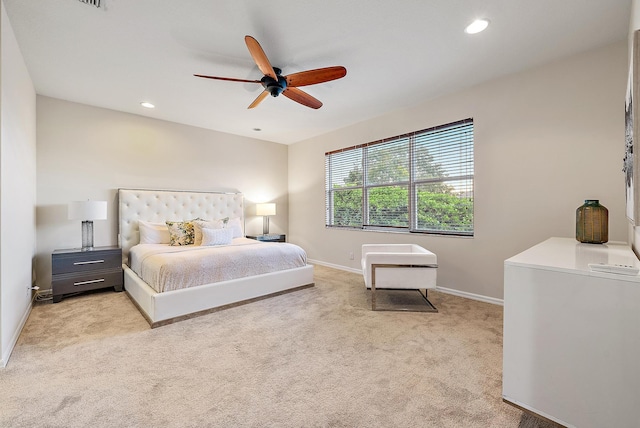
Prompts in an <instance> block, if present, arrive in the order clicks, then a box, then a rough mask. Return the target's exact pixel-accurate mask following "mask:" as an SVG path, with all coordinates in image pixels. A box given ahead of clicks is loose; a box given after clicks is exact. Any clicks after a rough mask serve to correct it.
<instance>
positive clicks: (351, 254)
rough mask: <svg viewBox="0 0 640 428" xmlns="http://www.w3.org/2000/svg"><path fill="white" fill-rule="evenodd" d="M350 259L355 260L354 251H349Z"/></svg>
mask: <svg viewBox="0 0 640 428" xmlns="http://www.w3.org/2000/svg"><path fill="white" fill-rule="evenodd" d="M349 260H353V251H350V252H349Z"/></svg>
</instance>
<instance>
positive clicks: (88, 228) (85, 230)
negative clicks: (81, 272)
mask: <svg viewBox="0 0 640 428" xmlns="http://www.w3.org/2000/svg"><path fill="white" fill-rule="evenodd" d="M92 249H93V222H92V221H90V220H85V221H83V222H82V251H87V250H92Z"/></svg>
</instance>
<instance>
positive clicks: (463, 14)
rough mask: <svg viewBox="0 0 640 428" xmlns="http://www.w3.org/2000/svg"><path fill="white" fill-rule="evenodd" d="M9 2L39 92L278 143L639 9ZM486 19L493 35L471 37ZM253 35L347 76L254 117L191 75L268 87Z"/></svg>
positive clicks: (491, 72) (273, 52) (504, 0)
mask: <svg viewBox="0 0 640 428" xmlns="http://www.w3.org/2000/svg"><path fill="white" fill-rule="evenodd" d="M2 1H3V2H4V4H5V7H6V10H7V14H8V16H9V19H10V22H11V25H12V27H13V30H14V32H15V34H16V38H17V40H18V44H19V46H20V49H21V51H22V54H23V56H24V58H25V61H26V64H27V67H28V69H29V73H30V75H31V78H32V79H33V82H34V85H35V88H36V92H37V93H38V94H41V95H46V96H50V97H55V98H61V99H65V100H70V101H75V102H79V103H84V104H89V105H94V106H98V107H105V108H109V109H114V110H120V111H124V112H129V113H134V114H140V115H144V116H149V117H153V118H158V119H164V120H169V121H173V122H178V123H184V124H188V125H194V126H198V127H202V128H208V129H213V130H217V131H222V132H227V133H231V134H237V135H244V136H248V137H253V138H258V139H262V140H267V141H274V142H278V143H283V144H291V143H294V142H298V141H301V140H304V139H307V138H310V137H313V136H316V135H320V134H323V133H326V132H329V131H331V130H334V129H338V128H342V127H345V126H348V125H350V124H353V123H356V122H360V121H363V120H366V119H369V118H373V117H376V116H380V115H382V114H385V113H387V112H389V111H393V110H398V109H401V108H406V107H409V106H412V105H416V104H419V103H421V102H423V101H425V100H427V99H432V98H434V97H437V96H440V95H443V94H446V93H451V92H455V91H458V90H461V89H463V88H465V87H469V86H472V85H475V84H478V83H480V82H483V81H486V80H489V79H493V78H496V77H500V76H503V75H506V74H510V73H513V72H517V71H520V70H523V69H526V68H529V67H532V66H535V65H539V64H543V63H545V62H549V61H552V60H554V59H556V58H560V57H563V56H566V55H571V54H574V53H578V52H581V51H585V50H589V49H592V48H595V47H600V46H604V45H607V44H610V43H613V42H615V41H619V40H624V39H625V38H626V37H627V32H628V28H629V16H630V12H631V0H560V1H559V0H534V1H532V0H396V1H382V0H316V1H314V0H270V1H263V0H102V1H101V7H100V8H96V7H94V6H90V5H87V4H84V3H82V2H81V1H78V0H56V1H51V0H47V1H43V0H2ZM479 17H483V18H488V19H489V20H490V21H491V25H490V26H489V28H488V29H487V30H486V31H485V32H483V33H480V34H477V35H474V36H470V35H467V34H465V33H464V32H463V29H464V27H465V26H466V25H467V24H469V23H470V22H471V21H473V20H474V19H475V18H479ZM247 34H248V35H252V36H254V37H255V38H256V39H257V40H258V41H259V42H260V44H261V45H262V47H263V49H264V51H265V52H266V54H267V56H268V57H269V59H270V61H271V63H272V65H274V66H276V67H280V68H282V70H283V74H284V75H286V74H290V73H295V72H298V71H303V70H308V69H314V68H320V67H327V66H333V65H342V66H345V67H346V68H347V70H348V71H347V76H346V77H345V78H343V79H340V80H335V81H332V82H327V83H323V84H320V85H314V86H308V87H305V88H303V89H304V90H305V91H306V92H308V93H309V94H311V95H313V96H314V97H316V98H318V99H320V100H321V101H322V102H323V103H324V106H323V107H322V108H320V109H319V110H313V109H310V108H307V107H304V106H302V105H299V104H297V103H295V102H293V101H291V100H289V99H288V98H285V97H283V96H280V97H278V98H271V97H269V98H267V99H265V100H264V101H263V102H262V104H260V105H259V106H258V107H257V108H255V109H252V110H248V109H247V106H248V105H249V104H250V103H251V102H252V101H253V100H254V99H255V98H256V96H257V95H258V94H259V93H260V91H261V90H262V87H261V86H260V85H258V84H248V83H236V82H223V81H215V80H209V79H200V78H196V77H193V76H192V75H193V74H194V73H198V74H208V75H217V76H224V77H235V78H241V79H251V80H253V79H260V78H261V77H262V73H260V71H259V70H258V68H257V67H256V66H255V64H254V63H253V60H252V59H251V56H250V55H249V52H248V50H247V47H246V45H245V42H244V36H245V35H247ZM141 101H150V102H152V103H154V104H155V105H156V106H157V107H156V109H155V110H147V109H144V108H142V107H141V106H140V105H139V103H140V102H141ZM254 128H261V129H262V131H260V132H257V131H254V130H253V129H254Z"/></svg>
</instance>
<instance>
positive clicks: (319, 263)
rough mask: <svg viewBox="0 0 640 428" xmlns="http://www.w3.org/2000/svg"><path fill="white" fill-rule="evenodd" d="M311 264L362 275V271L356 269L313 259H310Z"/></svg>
mask: <svg viewBox="0 0 640 428" xmlns="http://www.w3.org/2000/svg"><path fill="white" fill-rule="evenodd" d="M309 263H310V264H312V265H320V266H326V267H330V268H334V269H338V270H344V271H346V272H351V273H359V274H360V275H362V269H355V268H350V267H347V266H342V265H334V264H333V263H327V262H323V261H320V260H313V259H309Z"/></svg>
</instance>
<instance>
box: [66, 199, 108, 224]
mask: <svg viewBox="0 0 640 428" xmlns="http://www.w3.org/2000/svg"><path fill="white" fill-rule="evenodd" d="M68 214H69V220H83V221H85V220H106V219H107V201H77V202H69V209H68Z"/></svg>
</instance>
